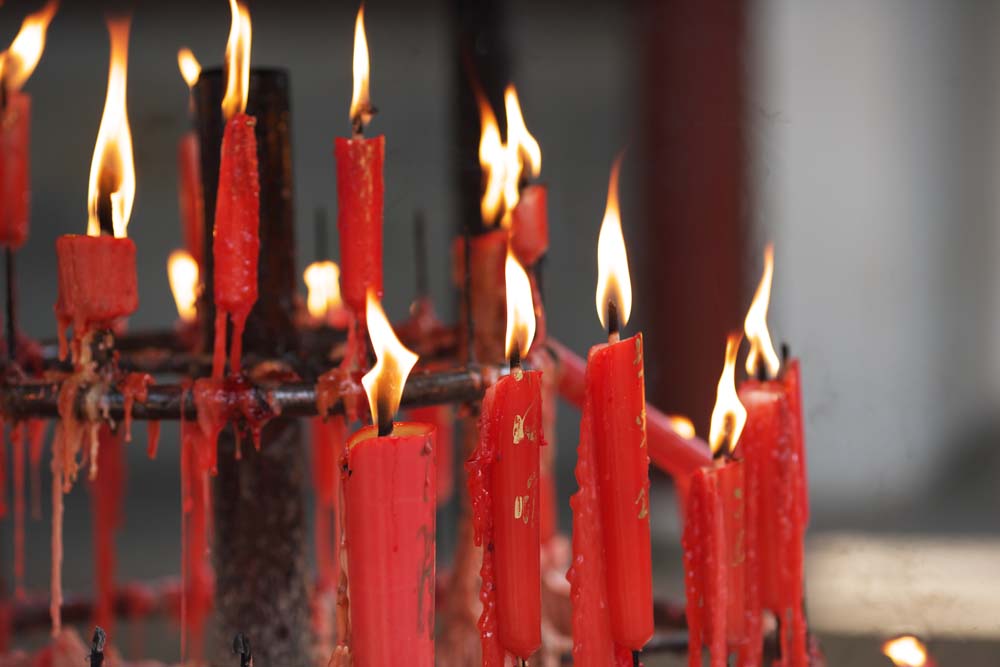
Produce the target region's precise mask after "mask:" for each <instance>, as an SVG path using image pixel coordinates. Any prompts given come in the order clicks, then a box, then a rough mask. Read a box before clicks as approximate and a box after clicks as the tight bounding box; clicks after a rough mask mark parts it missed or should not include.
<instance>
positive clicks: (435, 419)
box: [409, 405, 455, 505]
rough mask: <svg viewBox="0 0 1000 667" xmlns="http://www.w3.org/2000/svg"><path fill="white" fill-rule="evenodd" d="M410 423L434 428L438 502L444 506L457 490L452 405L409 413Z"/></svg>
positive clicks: (415, 410)
mask: <svg viewBox="0 0 1000 667" xmlns="http://www.w3.org/2000/svg"><path fill="white" fill-rule="evenodd" d="M409 419H410V421H415V422H419V423H422V424H431V425H432V426H433V427H434V438H435V444H436V445H437V453H436V455H435V460H436V461H437V502H438V505H442V504H444V503H446V502H448V501H449V500H450V499H451V496H452V493H453V492H454V489H455V471H454V470H453V467H454V465H455V451H454V450H455V442H454V441H455V411H454V409H453V408H452V406H450V405H431V406H427V407H423V408H415V409H413V410H410V411H409Z"/></svg>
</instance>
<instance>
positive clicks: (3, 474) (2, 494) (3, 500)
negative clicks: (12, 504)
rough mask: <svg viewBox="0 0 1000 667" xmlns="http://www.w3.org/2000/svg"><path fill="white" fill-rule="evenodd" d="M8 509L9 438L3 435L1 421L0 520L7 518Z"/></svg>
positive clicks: (0, 423) (1, 423)
mask: <svg viewBox="0 0 1000 667" xmlns="http://www.w3.org/2000/svg"><path fill="white" fill-rule="evenodd" d="M8 511H9V509H8V507H7V438H6V437H4V433H3V420H2V419H0V518H3V517H6V516H7V512H8Z"/></svg>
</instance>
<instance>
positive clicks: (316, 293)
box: [302, 260, 343, 319]
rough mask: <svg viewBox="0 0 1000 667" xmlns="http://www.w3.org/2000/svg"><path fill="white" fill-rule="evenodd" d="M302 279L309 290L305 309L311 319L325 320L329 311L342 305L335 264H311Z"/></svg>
mask: <svg viewBox="0 0 1000 667" xmlns="http://www.w3.org/2000/svg"><path fill="white" fill-rule="evenodd" d="M302 279H303V280H305V282H306V287H307V288H309V294H308V296H307V297H306V308H308V309H309V314H310V315H312V316H313V317H315V318H317V319H322V318H325V317H326V314H327V313H328V312H329V311H330V310H331V309H333V308H339V307H340V306H342V305H343V302H342V301H341V299H340V267H339V266H337V264H336V263H335V262H331V261H329V260H327V261H324V262H313V263H312V264H310V265H309V266H307V267H306V270H305V272H304V273H303V274H302Z"/></svg>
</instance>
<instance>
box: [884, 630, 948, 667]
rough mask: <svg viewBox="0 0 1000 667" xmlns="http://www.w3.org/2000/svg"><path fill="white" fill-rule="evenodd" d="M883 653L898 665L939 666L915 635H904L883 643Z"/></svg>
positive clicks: (904, 666) (901, 666)
mask: <svg viewBox="0 0 1000 667" xmlns="http://www.w3.org/2000/svg"><path fill="white" fill-rule="evenodd" d="M882 653H884V654H885V656H886V657H887V658H889V659H890V660H892V664H894V665H896V667H937V662H936V661H935V660H934V658H932V657H931V656H930V655H929V654H928V653H927V647H926V646H924V643H923V642H922V641H920V640H919V639H917V638H916V637H914V636H913V635H902V636H900V637H895V638H894V639H890V640H889V641H887V642H886V643H885V644H883V645H882Z"/></svg>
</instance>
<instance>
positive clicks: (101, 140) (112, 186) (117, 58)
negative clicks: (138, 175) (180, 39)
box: [87, 18, 135, 238]
mask: <svg viewBox="0 0 1000 667" xmlns="http://www.w3.org/2000/svg"><path fill="white" fill-rule="evenodd" d="M108 32H109V33H110V34H111V65H110V67H109V69H108V93H107V97H105V99H104V114H103V115H102V116H101V127H100V129H99V130H98V132H97V144H96V145H95V146H94V157H93V159H92V160H91V162H90V186H89V188H88V192H87V214H88V220H87V233H88V234H90V235H91V236H99V235H100V234H101V220H102V219H105V220H107V219H108V218H110V220H111V226H112V228H113V229H114V235H115V236H117V237H119V238H121V237H124V236H126V235H127V234H126V230H127V228H128V221H129V218H130V217H131V215H132V202H133V201H134V200H135V162H134V161H133V158H132V131H131V130H130V129H129V125H128V108H127V106H126V103H125V90H126V84H127V81H128V35H129V19H127V18H122V19H110V20H109V21H108Z"/></svg>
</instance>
